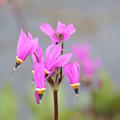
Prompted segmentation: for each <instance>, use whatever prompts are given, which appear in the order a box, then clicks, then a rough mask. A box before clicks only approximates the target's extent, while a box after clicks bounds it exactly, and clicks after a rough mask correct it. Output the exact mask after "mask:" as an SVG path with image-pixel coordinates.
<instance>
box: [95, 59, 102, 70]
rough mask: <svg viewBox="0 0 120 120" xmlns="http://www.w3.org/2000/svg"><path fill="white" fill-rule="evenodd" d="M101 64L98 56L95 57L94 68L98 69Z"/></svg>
mask: <svg viewBox="0 0 120 120" xmlns="http://www.w3.org/2000/svg"><path fill="white" fill-rule="evenodd" d="M101 64H102V62H101V59H100V58H97V59H96V60H95V62H94V67H95V69H96V70H97V69H99V68H100V66H101Z"/></svg>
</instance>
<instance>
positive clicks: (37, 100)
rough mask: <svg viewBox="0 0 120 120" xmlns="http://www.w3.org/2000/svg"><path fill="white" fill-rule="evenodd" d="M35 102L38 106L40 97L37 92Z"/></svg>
mask: <svg viewBox="0 0 120 120" xmlns="http://www.w3.org/2000/svg"><path fill="white" fill-rule="evenodd" d="M35 101H36V103H37V104H39V95H38V92H37V91H35Z"/></svg>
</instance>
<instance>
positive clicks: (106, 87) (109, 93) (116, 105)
mask: <svg viewBox="0 0 120 120" xmlns="http://www.w3.org/2000/svg"><path fill="white" fill-rule="evenodd" d="M101 80H102V82H103V88H102V89H101V90H97V91H96V92H95V96H94V97H95V101H96V110H97V112H98V113H101V114H105V115H114V114H117V113H120V94H119V93H118V94H115V91H114V89H113V85H112V83H111V80H110V78H109V77H108V75H106V74H101Z"/></svg>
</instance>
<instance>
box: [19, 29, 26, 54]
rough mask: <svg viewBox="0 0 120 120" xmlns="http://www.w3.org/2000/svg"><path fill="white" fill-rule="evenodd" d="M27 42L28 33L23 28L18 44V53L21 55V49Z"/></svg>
mask: <svg viewBox="0 0 120 120" xmlns="http://www.w3.org/2000/svg"><path fill="white" fill-rule="evenodd" d="M25 42H27V35H26V34H25V33H24V31H23V30H22V29H21V32H20V36H19V40H18V44H17V55H19V54H20V53H21V49H22V47H23V45H24V43H25Z"/></svg>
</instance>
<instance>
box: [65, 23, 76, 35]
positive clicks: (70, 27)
mask: <svg viewBox="0 0 120 120" xmlns="http://www.w3.org/2000/svg"><path fill="white" fill-rule="evenodd" d="M75 31H76V30H75V27H74V25H73V24H69V25H68V26H67V27H66V29H65V33H67V34H69V35H72V34H73V33H74V32H75Z"/></svg>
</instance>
